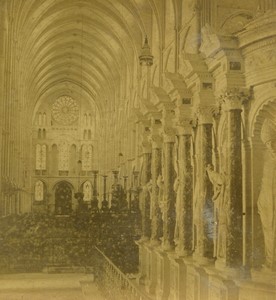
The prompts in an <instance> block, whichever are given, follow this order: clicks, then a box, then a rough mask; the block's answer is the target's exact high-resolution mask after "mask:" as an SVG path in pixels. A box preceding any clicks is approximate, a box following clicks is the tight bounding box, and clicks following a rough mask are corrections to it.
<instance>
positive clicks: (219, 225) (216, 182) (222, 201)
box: [206, 164, 228, 258]
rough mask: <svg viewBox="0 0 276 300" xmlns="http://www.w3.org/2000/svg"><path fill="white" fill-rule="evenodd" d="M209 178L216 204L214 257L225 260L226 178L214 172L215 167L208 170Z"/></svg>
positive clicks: (209, 166) (211, 166)
mask: <svg viewBox="0 0 276 300" xmlns="http://www.w3.org/2000/svg"><path fill="white" fill-rule="evenodd" d="M206 171H207V174H208V177H209V179H210V181H211V182H212V184H213V188H214V195H213V198H212V200H213V201H214V202H215V220H216V221H215V229H216V230H215V232H216V235H215V236H216V238H215V241H214V257H217V258H225V255H226V253H225V252H226V236H227V226H228V225H227V194H226V177H225V175H223V174H220V173H218V172H216V171H214V166H213V165H210V164H209V165H208V166H207V168H206Z"/></svg>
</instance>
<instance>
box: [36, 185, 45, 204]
mask: <svg viewBox="0 0 276 300" xmlns="http://www.w3.org/2000/svg"><path fill="white" fill-rule="evenodd" d="M43 199H44V184H43V182H42V181H40V180H39V181H37V182H36V184H35V201H42V200H43Z"/></svg>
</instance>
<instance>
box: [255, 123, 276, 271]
mask: <svg viewBox="0 0 276 300" xmlns="http://www.w3.org/2000/svg"><path fill="white" fill-rule="evenodd" d="M261 140H262V142H263V143H264V145H265V147H266V151H265V153H264V165H263V176H262V183H261V190H260V194H259V198H258V211H259V214H260V218H261V223H262V229H263V234H264V242H265V267H266V268H268V269H270V270H274V271H275V270H276V251H275V245H276V218H275V217H276V123H275V122H273V121H272V120H269V119H266V120H265V121H264V123H263V126H262V130H261Z"/></svg>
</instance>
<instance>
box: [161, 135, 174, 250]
mask: <svg viewBox="0 0 276 300" xmlns="http://www.w3.org/2000/svg"><path fill="white" fill-rule="evenodd" d="M174 138H175V137H174V136H170V137H165V140H164V148H163V151H164V162H163V164H164V174H163V177H164V199H163V245H162V246H163V249H164V250H171V249H173V248H174V228H175V193H174V188H173V186H174V179H175V170H174V157H173V155H174Z"/></svg>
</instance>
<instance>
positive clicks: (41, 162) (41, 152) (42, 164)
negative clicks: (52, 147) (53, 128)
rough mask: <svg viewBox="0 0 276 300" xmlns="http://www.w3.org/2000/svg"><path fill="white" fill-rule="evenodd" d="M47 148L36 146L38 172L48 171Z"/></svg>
mask: <svg viewBox="0 0 276 300" xmlns="http://www.w3.org/2000/svg"><path fill="white" fill-rule="evenodd" d="M46 160H47V146H46V145H39V144H37V145H36V166H35V168H36V170H46Z"/></svg>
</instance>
